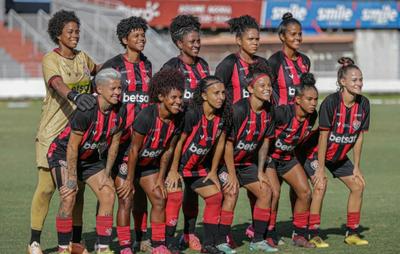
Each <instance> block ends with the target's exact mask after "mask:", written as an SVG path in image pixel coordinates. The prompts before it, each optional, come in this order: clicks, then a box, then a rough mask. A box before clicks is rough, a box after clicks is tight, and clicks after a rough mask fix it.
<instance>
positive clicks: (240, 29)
mask: <svg viewBox="0 0 400 254" xmlns="http://www.w3.org/2000/svg"><path fill="white" fill-rule="evenodd" d="M228 25H229V30H230V32H231V33H234V34H236V37H241V36H242V34H243V33H244V32H245V31H246V30H247V29H252V28H253V29H256V30H257V31H260V26H259V25H258V23H257V21H256V20H255V19H254V18H253V17H251V16H249V15H243V16H240V17H238V18H232V19H230V20H228Z"/></svg>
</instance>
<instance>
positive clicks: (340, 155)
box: [308, 92, 370, 162]
mask: <svg viewBox="0 0 400 254" xmlns="http://www.w3.org/2000/svg"><path fill="white" fill-rule="evenodd" d="M369 114H370V106H369V101H368V99H367V98H366V97H365V96H362V95H357V97H356V101H355V103H354V105H353V106H351V107H346V106H345V104H344V102H343V97H342V93H341V92H336V93H334V94H331V95H329V96H328V97H326V98H325V100H324V101H323V102H322V104H321V107H320V110H319V129H320V130H327V131H329V134H328V146H327V150H326V157H325V158H326V160H328V161H332V162H336V161H340V160H343V159H344V158H345V157H346V154H347V153H348V152H349V151H350V150H351V149H352V148H353V146H354V144H355V143H356V141H357V138H358V135H359V134H360V133H361V132H364V131H368V128H369V121H370V120H369V119H370V116H369ZM317 153H318V145H317V144H314V147H313V149H312V152H311V154H310V155H309V156H308V157H309V158H315V159H316V158H318V154H317Z"/></svg>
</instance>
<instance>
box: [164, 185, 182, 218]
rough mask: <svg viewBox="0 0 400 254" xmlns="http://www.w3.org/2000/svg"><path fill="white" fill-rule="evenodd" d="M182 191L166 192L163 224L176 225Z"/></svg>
mask: <svg viewBox="0 0 400 254" xmlns="http://www.w3.org/2000/svg"><path fill="white" fill-rule="evenodd" d="M182 200H183V192H182V191H176V192H171V193H168V197H167V204H166V206H165V224H166V225H167V226H176V224H177V222H178V218H179V209H181V206H182Z"/></svg>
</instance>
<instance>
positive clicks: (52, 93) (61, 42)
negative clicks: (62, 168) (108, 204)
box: [28, 10, 99, 254]
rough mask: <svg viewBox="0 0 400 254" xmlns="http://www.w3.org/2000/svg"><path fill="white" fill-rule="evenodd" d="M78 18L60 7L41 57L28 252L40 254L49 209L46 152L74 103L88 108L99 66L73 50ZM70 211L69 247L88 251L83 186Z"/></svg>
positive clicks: (50, 184) (50, 191) (50, 189)
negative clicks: (40, 96)
mask: <svg viewBox="0 0 400 254" xmlns="http://www.w3.org/2000/svg"><path fill="white" fill-rule="evenodd" d="M79 26H80V21H79V18H78V17H77V16H76V15H75V13H74V12H72V11H65V10H60V11H58V12H56V13H55V14H54V15H53V16H52V18H51V19H50V20H49V24H48V31H47V32H48V34H49V36H50V38H51V39H52V41H53V42H54V43H55V44H57V45H58V48H56V49H54V50H53V51H51V52H49V53H47V54H46V55H45V56H44V57H43V60H42V66H43V77H44V81H45V85H46V97H45V99H44V101H43V107H42V114H41V118H40V123H39V128H38V132H37V135H36V142H35V146H36V165H37V169H38V183H37V186H36V190H35V193H34V194H33V198H32V207H31V240H30V243H29V246H28V253H30V254H33V253H34V254H41V253H42V250H41V248H40V235H41V233H42V228H43V224H44V220H45V218H46V216H47V213H48V211H49V204H50V200H51V197H52V196H53V193H54V191H55V185H54V182H53V179H52V177H51V172H50V167H49V165H48V162H47V158H46V156H47V151H48V150H49V146H50V144H51V142H52V141H53V140H54V138H55V137H57V135H58V134H59V133H60V132H61V131H62V130H63V128H64V127H65V125H66V124H67V122H68V118H69V117H70V116H71V114H72V112H73V110H74V109H75V105H76V106H77V107H78V108H79V109H80V110H81V111H85V110H89V109H91V108H92V107H93V106H94V105H95V103H96V99H95V98H94V97H93V96H92V95H89V94H88V93H91V92H92V90H91V86H90V76H91V75H94V74H95V73H96V72H97V70H98V69H99V66H96V64H95V63H94V62H93V61H92V59H91V58H90V57H89V56H88V55H87V54H86V53H85V52H83V51H79V50H76V47H77V45H78V42H79V34H80V30H79ZM79 190H80V191H79V192H78V194H77V197H76V199H77V200H76V209H75V212H74V223H73V224H74V226H73V232H74V233H73V237H72V250H73V252H74V253H88V252H87V251H86V250H85V248H84V246H83V245H81V244H80V241H81V234H82V209H83V191H84V185H83V184H82V185H80V186H79Z"/></svg>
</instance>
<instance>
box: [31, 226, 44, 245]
mask: <svg viewBox="0 0 400 254" xmlns="http://www.w3.org/2000/svg"><path fill="white" fill-rule="evenodd" d="M41 234H42V231H41V230H34V229H31V241H30V243H29V244H32V243H33V242H37V243H40V235H41Z"/></svg>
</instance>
